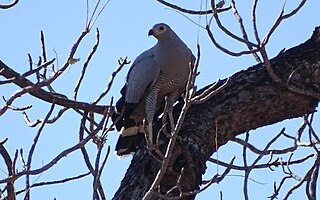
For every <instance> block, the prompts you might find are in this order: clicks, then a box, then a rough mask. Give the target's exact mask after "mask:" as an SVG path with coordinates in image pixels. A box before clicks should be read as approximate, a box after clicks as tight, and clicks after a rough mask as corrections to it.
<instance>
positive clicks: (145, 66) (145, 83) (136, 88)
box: [125, 48, 160, 103]
mask: <svg viewBox="0 0 320 200" xmlns="http://www.w3.org/2000/svg"><path fill="white" fill-rule="evenodd" d="M159 73H160V66H159V65H158V64H157V62H156V61H155V59H154V48H151V49H149V50H147V51H145V52H143V53H142V54H140V55H139V56H138V57H137V58H136V60H135V61H134V62H133V64H132V66H131V68H130V70H129V72H128V76H127V83H126V94H125V100H126V102H127V103H139V102H140V100H141V98H142V96H143V95H144V94H145V92H146V90H147V89H148V87H149V86H150V85H152V83H154V82H155V80H156V79H157V77H158V75H159Z"/></svg>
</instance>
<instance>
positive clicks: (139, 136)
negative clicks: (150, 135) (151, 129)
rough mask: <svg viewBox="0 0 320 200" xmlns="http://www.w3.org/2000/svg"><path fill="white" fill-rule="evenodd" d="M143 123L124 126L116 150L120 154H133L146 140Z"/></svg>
mask: <svg viewBox="0 0 320 200" xmlns="http://www.w3.org/2000/svg"><path fill="white" fill-rule="evenodd" d="M144 135H145V133H144V127H143V125H140V126H131V127H128V128H125V127H122V129H121V134H120V136H119V138H118V141H117V144H116V148H115V152H116V154H117V155H118V156H125V155H128V154H132V153H134V152H136V151H137V150H138V148H139V147H140V145H142V144H141V142H143V141H145V136H144Z"/></svg>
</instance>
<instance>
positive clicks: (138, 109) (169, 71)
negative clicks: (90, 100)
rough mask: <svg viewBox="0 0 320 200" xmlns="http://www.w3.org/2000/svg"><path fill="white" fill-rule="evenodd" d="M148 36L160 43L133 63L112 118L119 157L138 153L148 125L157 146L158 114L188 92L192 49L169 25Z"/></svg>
mask: <svg viewBox="0 0 320 200" xmlns="http://www.w3.org/2000/svg"><path fill="white" fill-rule="evenodd" d="M148 35H149V36H150V35H152V36H154V37H155V38H156V39H157V40H158V42H157V44H156V45H155V46H153V47H152V48H150V49H148V50H146V51H145V52H143V53H142V54H140V55H139V56H138V57H137V58H136V60H135V61H134V62H133V64H132V66H131V68H130V69H129V72H128V75H127V79H126V83H125V86H124V87H123V88H122V90H121V94H122V97H121V98H120V99H119V100H118V102H117V103H116V111H115V113H114V114H113V116H112V119H113V121H114V123H115V126H116V128H117V130H118V131H120V133H121V134H120V136H119V139H118V142H117V144H116V148H115V151H116V153H117V155H119V156H123V155H127V154H130V153H133V152H135V151H136V150H137V148H138V147H139V144H140V142H141V141H142V140H144V138H145V135H144V134H145V127H144V125H146V124H147V130H148V137H147V138H148V140H149V142H151V143H152V144H153V143H154V140H153V133H152V122H153V120H154V117H155V113H156V112H159V111H160V112H162V111H163V110H161V109H163V108H164V104H165V103H166V102H167V107H168V112H170V111H171V112H172V106H173V104H174V102H175V101H176V100H177V99H178V98H179V96H181V94H182V93H183V92H184V91H185V87H186V83H187V80H188V76H189V72H190V66H193V63H194V60H195V57H194V56H193V54H192V52H191V50H190V49H189V48H188V47H187V45H186V44H185V43H184V42H183V41H182V40H181V39H180V38H179V37H178V36H177V34H176V33H175V32H174V31H173V30H172V29H171V28H170V27H169V26H168V25H167V24H164V23H159V24H156V25H154V26H153V28H152V29H151V30H150V31H149V33H148ZM165 99H167V100H165ZM171 114H172V113H171ZM169 116H170V114H169ZM171 117H172V115H171ZM144 121H145V123H143V122H144Z"/></svg>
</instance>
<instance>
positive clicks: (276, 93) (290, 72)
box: [113, 27, 320, 200]
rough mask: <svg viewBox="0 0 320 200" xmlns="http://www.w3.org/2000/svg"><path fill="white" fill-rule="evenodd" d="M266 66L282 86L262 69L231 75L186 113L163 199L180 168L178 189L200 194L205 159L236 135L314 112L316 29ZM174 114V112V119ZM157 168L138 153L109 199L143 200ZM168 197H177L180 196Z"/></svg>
mask: <svg viewBox="0 0 320 200" xmlns="http://www.w3.org/2000/svg"><path fill="white" fill-rule="evenodd" d="M270 62H271V64H272V68H273V69H274V71H275V73H276V74H277V76H278V77H279V78H281V79H282V80H283V83H285V84H278V83H275V82H274V81H273V79H272V78H271V77H270V76H269V74H268V72H267V70H266V68H265V66H264V64H258V65H256V66H253V67H250V68H248V69H247V70H242V71H240V72H238V73H236V74H234V75H233V76H231V77H230V79H229V82H228V84H227V86H226V87H225V88H223V90H221V91H219V92H218V93H217V94H216V95H214V96H213V97H211V98H210V99H209V100H207V101H206V102H204V103H202V104H198V105H192V106H191V107H190V109H189V110H188V112H187V116H186V119H185V121H184V123H183V126H182V129H181V131H180V132H179V136H178V139H177V142H176V144H175V150H174V151H173V155H172V157H171V160H170V166H169V168H168V170H167V172H166V174H165V176H164V178H163V180H162V182H161V185H160V192H161V193H162V194H165V193H166V192H167V191H168V190H170V189H171V188H172V187H173V186H175V185H176V184H177V180H178V177H179V176H180V174H181V169H182V168H184V172H183V174H182V175H181V177H180V178H181V185H180V189H181V190H182V191H184V192H188V191H193V190H197V189H199V185H200V183H201V180H202V174H203V173H204V172H205V170H206V161H207V160H208V158H209V157H210V156H211V155H212V153H214V152H215V151H216V150H217V149H218V148H219V147H220V146H222V145H224V144H226V143H227V142H228V141H229V140H231V139H233V138H235V137H236V136H237V135H239V134H242V133H244V132H246V131H248V130H252V129H256V128H258V127H262V126H266V125H269V124H273V123H276V122H279V121H282V120H284V119H291V118H295V117H300V116H302V115H304V114H306V113H311V112H314V111H315V108H316V106H317V104H318V99H319V98H318V97H319V92H320V90H319V89H320V27H317V28H316V29H315V31H314V33H313V35H312V37H311V38H310V39H309V40H308V41H306V42H305V43H303V44H301V45H299V46H296V47H294V48H291V49H289V50H287V51H285V52H282V53H280V54H279V55H278V56H276V57H275V58H273V59H271V60H270ZM224 81H225V80H224ZM285 86H287V87H285ZM288 88H296V89H297V90H296V91H299V92H295V91H293V90H292V89H291V90H290V89H288ZM204 89H205V88H203V89H202V90H201V91H198V93H201V92H202V91H203V90H204ZM301 91H303V93H304V92H305V94H302V93H301ZM306 94H308V95H306ZM312 94H314V95H312ZM179 106H180V107H181V105H178V106H176V107H179ZM178 114H179V109H178V108H176V109H175V115H178ZM159 123H160V122H159ZM159 123H158V124H157V125H156V126H157V127H158V128H159V127H161V125H160V124H159ZM160 166H161V164H160V163H159V162H158V161H156V160H155V159H154V158H153V157H151V156H150V155H149V154H148V152H147V150H146V149H145V148H142V149H140V150H139V151H138V152H136V154H135V155H134V156H133V159H132V162H131V164H130V166H129V168H128V170H127V173H126V175H125V177H124V179H123V180H122V182H121V186H120V188H119V189H118V191H117V192H116V194H115V196H114V198H113V199H117V200H118V199H141V198H142V197H143V196H144V194H145V193H146V192H147V191H148V189H149V188H150V185H151V184H152V182H153V180H154V178H155V175H156V174H157V171H158V170H159V168H160ZM171 193H172V195H178V194H179V191H176V190H173V191H172V192H171ZM194 198H195V196H185V197H184V198H182V199H194Z"/></svg>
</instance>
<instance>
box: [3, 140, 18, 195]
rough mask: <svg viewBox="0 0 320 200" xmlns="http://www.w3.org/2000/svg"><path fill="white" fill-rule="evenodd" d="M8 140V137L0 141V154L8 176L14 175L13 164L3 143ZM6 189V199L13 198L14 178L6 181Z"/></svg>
mask: <svg viewBox="0 0 320 200" xmlns="http://www.w3.org/2000/svg"><path fill="white" fill-rule="evenodd" d="M6 141H8V138H6V139H4V140H2V141H1V142H0V154H1V156H2V158H3V160H4V162H5V164H6V167H7V170H8V175H9V176H14V175H15V165H14V164H13V162H12V159H11V157H10V155H9V153H8V151H7V149H6V148H5V147H4V143H5V142H6ZM6 183H7V185H6V190H7V194H8V199H12V200H15V199H16V195H15V192H14V180H12V181H8V182H6Z"/></svg>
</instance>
